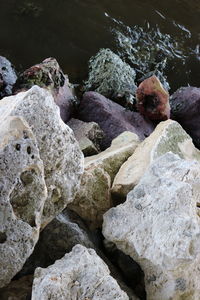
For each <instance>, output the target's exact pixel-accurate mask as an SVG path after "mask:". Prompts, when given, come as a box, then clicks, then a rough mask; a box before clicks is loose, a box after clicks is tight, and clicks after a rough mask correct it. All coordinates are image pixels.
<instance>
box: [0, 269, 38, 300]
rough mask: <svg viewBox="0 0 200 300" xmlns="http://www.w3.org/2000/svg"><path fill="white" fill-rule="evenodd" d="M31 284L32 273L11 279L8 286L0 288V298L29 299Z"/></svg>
mask: <svg viewBox="0 0 200 300" xmlns="http://www.w3.org/2000/svg"><path fill="white" fill-rule="evenodd" d="M32 284H33V275H28V276H24V277H22V278H20V279H19V280H13V281H11V282H10V284H9V285H8V286H6V287H4V288H2V289H0V296H1V300H30V299H31V291H32Z"/></svg>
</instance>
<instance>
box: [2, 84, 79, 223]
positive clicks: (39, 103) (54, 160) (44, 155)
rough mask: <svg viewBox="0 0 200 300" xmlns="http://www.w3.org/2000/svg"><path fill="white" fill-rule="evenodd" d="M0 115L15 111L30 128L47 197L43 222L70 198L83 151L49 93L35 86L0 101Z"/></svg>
mask: <svg viewBox="0 0 200 300" xmlns="http://www.w3.org/2000/svg"><path fill="white" fill-rule="evenodd" d="M0 115H4V117H5V118H6V117H8V116H9V115H19V116H21V117H23V118H24V119H25V120H26V121H27V122H28V124H29V126H30V127H31V128H32V130H33V133H34V134H35V136H36V139H37V143H38V147H39V151H40V156H41V159H42V160H43V162H44V172H45V182H46V185H47V189H48V198H47V200H46V202H45V206H44V212H43V226H45V225H46V224H47V223H49V222H50V221H51V220H52V219H53V218H54V217H55V216H56V215H57V214H58V213H59V212H61V211H62V210H63V209H64V208H65V207H66V206H67V204H68V203H69V202H71V201H72V200H73V198H74V195H75V192H76V190H77V188H78V186H79V181H80V176H81V174H82V172H83V163H84V160H83V154H82V152H81V151H80V148H79V145H78V142H77V141H76V139H75V137H74V134H73V132H72V130H71V129H70V128H69V127H68V126H67V125H65V124H64V123H63V121H62V120H61V118H60V116H59V108H58V107H57V106H56V104H55V102H54V100H53V97H52V96H51V94H50V93H49V92H48V91H46V90H44V89H42V88H39V87H37V86H34V87H33V88H31V89H30V90H29V91H27V92H24V93H19V94H17V95H16V96H10V97H7V98H4V99H2V100H1V101H0Z"/></svg>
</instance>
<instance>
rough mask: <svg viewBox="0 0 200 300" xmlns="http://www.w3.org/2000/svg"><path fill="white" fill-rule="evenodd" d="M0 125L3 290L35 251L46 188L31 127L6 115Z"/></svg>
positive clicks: (0, 265)
mask: <svg viewBox="0 0 200 300" xmlns="http://www.w3.org/2000/svg"><path fill="white" fill-rule="evenodd" d="M8 102H9V101H8ZM0 123H1V128H0V206H1V210H0V287H3V286H5V285H6V284H8V283H9V281H10V280H11V279H12V278H13V276H14V275H15V274H16V273H17V272H18V271H19V270H21V268H22V266H23V265H24V263H25V261H26V259H27V258H28V257H29V256H30V255H31V253H32V252H33V249H34V246H35V244H36V242H37V240H38V236H39V230H40V224H41V218H42V211H43V207H44V203H45V200H46V198H47V189H46V185H45V181H44V168H43V163H42V160H41V159H40V155H39V149H38V146H37V142H36V139H35V136H34V135H33V132H32V131H31V129H30V128H29V126H28V124H27V123H26V122H25V121H24V120H23V119H22V118H19V117H10V116H6V115H4V114H1V115H0Z"/></svg>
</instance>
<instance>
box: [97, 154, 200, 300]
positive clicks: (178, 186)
mask: <svg viewBox="0 0 200 300" xmlns="http://www.w3.org/2000/svg"><path fill="white" fill-rule="evenodd" d="M199 198H200V164H199V163H198V162H196V161H186V160H183V159H180V158H179V157H178V155H175V154H172V153H166V154H164V155H163V156H161V157H159V158H158V159H157V160H155V161H154V162H153V163H152V164H151V166H150V167H149V169H148V170H147V171H146V173H145V175H144V176H143V177H142V179H141V180H140V182H139V184H138V185H137V186H136V187H135V188H134V189H133V190H132V191H131V192H130V193H129V194H128V196H127V201H126V202H125V203H124V204H121V205H119V206H118V207H116V208H112V209H110V210H109V211H108V212H107V213H106V214H105V215H104V223H103V234H104V236H105V237H106V239H107V240H110V241H112V242H114V243H115V244H116V246H117V247H118V248H119V249H120V250H122V251H123V252H124V253H126V254H128V255H130V256H131V257H132V258H133V259H134V260H135V261H136V262H137V263H138V264H139V265H140V266H141V268H142V270H143V271H144V274H145V287H146V292H147V299H148V300H161V299H162V300H171V299H173V300H179V299H186V300H190V299H193V300H198V299H199V293H200V285H199V276H200V268H199V263H200V219H199V216H198V208H197V203H198V201H199Z"/></svg>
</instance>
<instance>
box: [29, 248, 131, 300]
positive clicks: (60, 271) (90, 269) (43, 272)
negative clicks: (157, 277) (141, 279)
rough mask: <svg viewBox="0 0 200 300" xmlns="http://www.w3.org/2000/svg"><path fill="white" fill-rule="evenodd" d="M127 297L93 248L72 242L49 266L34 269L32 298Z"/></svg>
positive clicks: (122, 299)
mask: <svg viewBox="0 0 200 300" xmlns="http://www.w3.org/2000/svg"><path fill="white" fill-rule="evenodd" d="M38 299H41V300H47V299H51V300H61V299H63V300H64V299H67V300H74V299H78V300H86V299H87V300H111V299H116V300H128V296H127V294H126V293H125V292H123V291H122V290H121V289H120V287H119V285H118V284H117V282H116V280H115V279H113V278H112V277H111V276H110V272H109V269H108V267H107V265H106V264H105V263H104V262H103V261H102V259H101V258H100V257H99V256H98V255H97V254H96V252H95V251H94V250H93V249H87V248H85V247H84V246H81V245H76V246H75V247H74V248H73V249H72V251H71V252H70V253H69V254H66V255H65V256H64V257H63V258H62V259H60V260H57V261H56V262H55V263H54V264H53V265H52V266H50V267H48V268H46V269H42V268H37V269H36V271H35V274H34V282H33V290H32V300H38Z"/></svg>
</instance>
